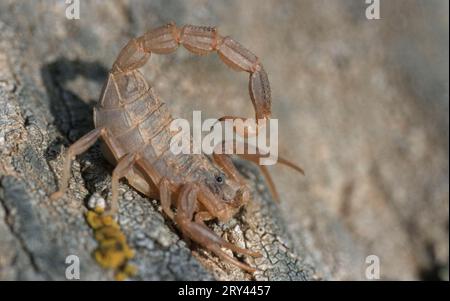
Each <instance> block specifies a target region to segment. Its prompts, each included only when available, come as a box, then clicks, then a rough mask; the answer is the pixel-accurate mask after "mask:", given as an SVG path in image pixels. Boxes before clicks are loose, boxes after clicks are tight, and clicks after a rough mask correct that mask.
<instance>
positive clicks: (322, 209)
mask: <svg viewBox="0 0 450 301" xmlns="http://www.w3.org/2000/svg"><path fill="white" fill-rule="evenodd" d="M81 2H82V3H81V4H82V5H81V19H80V20H67V19H66V18H65V15H64V10H65V4H64V1H12V0H4V1H1V2H0V156H1V157H0V181H1V182H0V201H1V206H0V279H64V269H65V264H64V259H65V257H66V256H67V255H69V254H76V255H78V256H79V257H80V260H81V263H82V264H81V269H82V271H81V273H82V278H83V279H111V277H112V275H111V274H108V273H105V272H104V271H103V270H101V269H100V268H99V267H98V266H97V265H96V264H95V263H94V261H93V260H92V258H91V253H90V252H91V251H92V250H93V249H94V248H95V241H94V239H93V237H92V231H91V230H90V229H89V228H88V226H87V224H86V222H85V221H84V218H83V212H84V211H85V210H86V205H87V203H88V201H89V199H90V198H91V197H93V196H97V194H98V195H99V196H102V197H106V196H107V194H108V193H109V187H110V186H109V185H110V176H109V175H110V172H111V167H109V166H108V165H107V164H106V162H105V161H104V159H102V156H101V154H100V152H99V149H98V147H97V146H95V147H93V148H92V149H91V150H90V151H89V152H87V153H86V154H84V155H81V156H79V158H78V159H77V161H76V162H75V163H74V164H73V172H72V175H73V176H72V179H71V184H70V189H69V192H68V194H67V196H66V197H65V198H63V199H62V200H60V201H58V202H56V203H51V202H50V201H49V199H48V195H49V194H50V193H51V192H52V191H54V190H55V189H56V185H55V184H56V179H57V175H60V174H61V164H62V156H61V152H62V150H63V148H62V147H61V145H64V146H67V145H69V144H71V143H72V142H73V141H75V140H76V139H77V138H79V137H81V135H83V134H84V133H86V132H88V131H89V130H90V129H92V127H93V125H92V114H91V108H92V106H93V104H94V103H95V101H96V99H97V98H98V96H99V93H100V89H101V85H102V82H103V81H104V79H105V74H106V72H107V69H108V68H109V66H111V64H112V62H113V61H114V58H115V57H116V55H117V54H118V51H119V50H120V48H121V47H122V46H123V45H124V44H125V43H126V41H127V40H128V39H129V38H130V37H133V36H136V35H139V34H142V33H143V32H145V30H147V29H150V28H153V27H155V26H158V25H161V24H162V23H165V22H167V21H171V20H173V21H175V22H177V24H184V23H192V24H208V25H218V26H219V30H220V31H221V32H223V33H225V34H230V35H232V36H233V37H234V38H236V39H237V40H238V41H240V42H241V43H242V44H244V45H246V46H248V47H249V48H250V49H251V50H252V51H254V52H255V53H256V54H257V55H258V56H259V57H260V58H261V60H262V62H263V63H264V66H265V69H266V71H267V72H268V74H269V79H270V82H271V84H272V90H273V111H274V117H277V118H279V120H280V121H279V122H280V152H281V154H283V155H284V156H286V157H289V158H290V159H293V160H294V161H296V162H298V163H300V164H301V165H302V166H303V167H304V168H305V170H306V172H307V177H306V178H301V177H297V176H295V177H293V174H292V173H291V171H290V170H286V169H284V168H279V167H274V168H272V170H273V173H274V175H275V177H274V178H275V181H276V183H277V186H278V189H279V191H280V192H281V198H282V204H281V206H280V208H279V207H278V206H275V205H274V204H273V203H272V202H271V200H270V197H269V196H268V194H267V191H266V189H265V186H264V185H263V182H262V181H261V177H260V175H259V173H258V172H257V171H256V170H255V168H254V167H252V166H249V165H247V164H242V163H241V164H240V165H241V169H242V170H243V171H244V172H245V174H246V175H247V176H248V177H249V179H250V181H251V183H253V185H254V192H255V193H254V198H255V200H254V202H253V203H252V205H250V206H249V207H248V208H246V210H245V211H243V212H242V213H241V214H240V215H238V216H237V217H236V218H235V219H234V220H232V221H231V222H230V223H228V224H226V225H218V224H216V223H211V224H210V226H211V227H212V228H214V229H215V231H216V232H218V233H220V234H222V235H224V236H225V237H227V238H228V239H229V240H231V241H235V242H237V243H239V244H242V245H246V246H248V247H252V248H255V249H259V250H263V254H264V256H265V257H264V259H262V260H259V261H258V260H257V261H256V262H253V261H251V262H250V263H251V264H256V265H258V266H259V267H260V269H261V270H262V272H261V273H257V274H256V275H255V278H256V279H273V280H275V279H298V280H300V279H317V278H325V279H358V280H359V279H365V278H364V275H365V273H364V271H365V268H366V264H365V262H364V261H365V258H366V256H367V255H370V254H374V255H377V256H379V258H380V263H381V278H382V279H448V257H449V254H448V245H449V240H448V239H449V233H448V224H449V221H448V218H449V214H448V210H449V207H448V204H449V184H448V181H449V176H448V156H449V152H448V150H449V143H448V141H449V140H448V137H449V131H448V128H449V123H448V113H449V107H448V97H449V94H448V55H449V53H448V2H447V1H439V0H435V1H406V0H403V1H399V0H395V1H394V0H393V1H381V16H382V19H381V20H375V21H368V20H366V18H365V17H364V9H365V4H364V1H347V0H339V1H325V0H305V1H263V2H262V1H254V0H253V1H237V0H236V1H226V2H225V1H223V2H218V1H217V2H216V1H215V2H211V1H202V0H195V1H167V0H164V1H163V0H161V1H144V0H142V1H140V0H128V1H102V2H100V1H81ZM143 71H144V72H145V74H146V76H147V78H148V79H149V81H150V83H151V84H152V85H154V86H155V89H156V91H157V92H158V93H159V94H160V95H161V96H162V98H163V99H164V100H165V101H166V102H167V103H168V104H169V105H170V107H171V109H172V110H173V112H174V115H176V116H181V117H186V118H191V112H192V110H194V109H201V110H202V114H203V118H209V117H219V116H222V115H226V114H236V113H239V115H249V116H251V114H252V109H251V105H250V102H249V100H248V94H247V91H248V89H247V82H246V81H247V78H246V76H244V74H236V73H234V72H233V71H231V70H229V69H228V68H227V67H224V66H223V64H222V63H221V62H220V60H219V59H217V57H216V56H207V57H195V56H193V55H191V54H189V53H188V52H187V51H185V50H179V51H177V53H176V54H173V55H169V56H157V55H153V56H152V58H151V60H150V64H148V65H147V66H146V67H145V68H143ZM121 190H122V191H121V207H120V220H119V222H120V224H121V225H122V226H123V229H124V232H125V233H126V235H127V237H128V239H129V241H130V245H131V246H132V247H134V248H135V249H136V251H137V255H136V258H135V259H134V263H135V264H136V265H137V266H138V268H139V274H138V276H137V277H136V279H248V275H246V274H243V273H242V272H241V271H240V270H238V269H235V268H233V267H231V266H229V265H227V264H223V263H222V262H220V261H219V260H217V258H215V257H214V256H211V255H210V254H209V253H208V252H204V251H203V250H201V249H198V248H196V247H195V246H190V245H189V246H188V245H187V244H186V243H185V242H183V241H182V240H180V238H179V233H178V232H177V231H176V230H175V229H174V227H173V225H172V224H171V223H169V222H167V221H166V220H165V219H164V218H163V217H162V215H161V214H160V208H159V205H158V203H157V202H154V201H149V200H145V199H144V198H142V196H140V195H139V194H137V193H136V192H134V191H133V190H132V189H130V188H129V187H128V186H127V185H126V184H125V183H124V184H123V185H122V186H121ZM287 233H289V235H288V234H287Z"/></svg>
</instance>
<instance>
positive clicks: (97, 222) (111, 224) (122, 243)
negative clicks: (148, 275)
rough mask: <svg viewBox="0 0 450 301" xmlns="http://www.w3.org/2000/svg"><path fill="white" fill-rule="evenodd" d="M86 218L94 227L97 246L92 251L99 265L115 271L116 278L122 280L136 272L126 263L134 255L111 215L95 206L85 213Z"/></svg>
mask: <svg viewBox="0 0 450 301" xmlns="http://www.w3.org/2000/svg"><path fill="white" fill-rule="evenodd" d="M86 220H87V222H88V224H89V226H91V228H92V229H94V237H95V239H96V240H97V242H98V243H99V246H98V247H97V249H96V250H95V251H94V258H95V260H96V261H97V262H98V264H99V265H100V266H102V267H103V268H106V269H113V270H114V271H115V274H114V278H115V279H116V280H124V279H126V278H128V277H130V276H133V275H135V274H136V268H135V267H134V266H133V265H130V264H128V260H130V259H131V258H133V257H134V252H133V250H132V249H131V248H130V247H129V246H128V244H127V241H126V237H125V234H123V232H122V231H121V230H120V226H119V224H117V222H116V221H115V220H114V218H113V217H112V216H111V215H107V214H104V210H103V209H102V208H95V209H94V210H93V211H91V210H90V211H88V212H87V213H86Z"/></svg>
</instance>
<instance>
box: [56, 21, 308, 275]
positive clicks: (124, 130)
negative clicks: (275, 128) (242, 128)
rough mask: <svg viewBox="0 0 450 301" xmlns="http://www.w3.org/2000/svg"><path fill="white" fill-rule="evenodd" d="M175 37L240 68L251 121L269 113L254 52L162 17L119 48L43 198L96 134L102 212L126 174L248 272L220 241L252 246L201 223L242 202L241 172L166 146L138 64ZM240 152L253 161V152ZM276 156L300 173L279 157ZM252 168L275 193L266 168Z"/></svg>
mask: <svg viewBox="0 0 450 301" xmlns="http://www.w3.org/2000/svg"><path fill="white" fill-rule="evenodd" d="M180 44H181V45H183V46H184V47H185V48H186V49H187V50H188V51H190V52H192V53H195V54H198V55H205V54H208V53H210V52H217V53H218V55H219V57H220V58H221V60H222V61H223V62H224V63H225V64H226V65H228V66H229V67H231V68H232V69H234V70H237V71H246V72H248V73H249V74H250V76H249V77H250V79H249V91H250V96H251V100H252V103H253V106H254V109H255V115H256V120H261V119H262V120H263V119H269V118H270V114H271V95H270V86H269V81H268V77H267V74H266V72H265V70H264V68H263V66H262V64H261V63H260V62H259V60H258V58H257V56H256V55H254V54H253V53H252V52H250V51H249V50H247V49H246V48H244V47H243V46H242V45H241V44H239V43H238V42H236V41H235V40H233V39H232V38H230V37H222V36H220V35H219V33H218V31H217V30H216V28H214V27H205V26H192V25H185V26H183V27H182V28H178V27H177V26H176V25H175V24H174V23H169V24H167V25H165V26H162V27H159V28H156V29H154V30H151V31H149V32H147V33H145V34H144V35H143V36H140V37H138V38H134V39H132V40H130V41H129V42H128V43H127V44H126V46H125V47H124V48H123V49H122V50H121V52H120V54H119V56H118V58H117V59H116V61H115V62H114V64H113V67H112V69H111V71H110V72H109V74H108V78H107V80H106V83H105V84H104V87H103V90H102V93H101V96H100V100H99V102H98V104H97V105H96V107H95V108H94V123H95V129H94V130H92V131H91V132H89V133H87V134H86V135H84V136H83V137H82V138H80V139H79V140H78V141H76V142H75V143H74V144H72V145H71V146H70V147H69V148H68V149H67V151H66V154H65V161H64V166H63V175H62V179H61V182H60V188H59V190H58V191H57V192H55V193H53V194H52V195H51V199H53V200H55V199H58V198H60V197H62V195H63V194H64V192H65V191H66V189H67V187H68V183H69V178H70V168H71V162H72V160H73V159H74V158H75V156H76V155H79V154H81V153H83V152H85V151H86V150H87V149H88V148H89V147H91V146H92V145H93V144H94V143H95V142H96V141H97V140H98V139H99V138H100V139H101V141H102V151H103V153H104V154H105V157H106V158H107V160H108V161H109V162H110V163H112V164H113V165H115V168H114V171H113V173H112V181H111V186H112V188H111V193H112V197H111V205H110V209H109V210H108V213H109V214H116V213H117V210H118V204H117V200H118V183H119V180H120V179H121V178H126V179H127V181H128V183H129V184H130V185H131V186H132V187H133V188H135V189H136V190H138V191H139V192H141V193H142V194H144V195H146V196H148V197H151V198H156V199H159V200H160V202H161V206H162V209H163V212H164V213H165V214H166V215H167V216H168V217H169V218H170V219H171V220H173V221H174V222H175V224H176V225H177V227H178V228H179V229H180V231H181V232H182V234H183V236H185V237H186V238H188V239H191V240H193V241H195V242H196V243H198V244H199V245H201V246H202V247H204V248H206V249H208V250H210V251H211V252H213V253H214V254H216V255H217V256H219V257H220V258H222V259H223V260H225V261H228V262H230V263H232V264H234V265H236V266H238V267H240V268H242V269H243V270H245V271H248V272H254V271H255V269H254V268H252V267H250V266H248V265H247V264H245V263H243V262H240V261H238V260H237V259H235V258H234V257H233V256H230V255H228V254H227V253H226V252H224V251H223V250H222V248H228V249H230V250H232V251H234V252H236V253H240V254H245V255H249V256H252V257H258V256H261V255H260V254H259V253H257V252H252V251H250V250H247V249H243V248H240V247H238V246H236V245H234V244H232V243H230V242H227V241H226V240H224V239H223V238H221V237H219V236H218V235H217V234H215V233H214V232H213V231H212V230H211V229H209V228H208V227H207V226H206V224H205V223H204V222H205V221H207V220H212V219H216V218H217V219H218V220H219V221H222V222H226V221H228V220H229V219H230V218H231V217H233V215H235V214H236V213H237V211H238V210H239V209H240V208H241V207H242V206H244V205H245V204H246V203H247V202H248V201H249V199H250V190H249V188H248V186H247V185H246V183H245V180H244V178H243V177H242V176H241V175H240V174H239V172H238V171H237V169H236V168H235V166H234V165H233V163H232V161H231V159H230V157H229V155H226V154H223V153H222V154H221V153H218V152H216V153H214V155H213V156H212V158H211V157H208V156H206V155H205V154H182V153H181V154H177V155H175V154H173V153H172V152H171V151H170V141H171V138H172V137H173V136H174V135H175V133H174V132H171V131H170V129H169V125H170V123H171V121H172V120H173V118H172V116H171V115H170V113H169V111H168V109H167V106H166V105H165V104H164V103H163V102H161V100H160V99H159V98H158V97H157V96H156V94H155V93H154V91H153V89H152V88H151V87H150V86H149V84H148V83H147V82H146V80H145V79H144V77H143V75H142V73H141V72H139V70H138V69H139V68H140V67H141V66H143V65H144V64H145V63H146V62H147V61H148V59H149V58H150V55H151V53H156V54H168V53H171V52H173V51H175V50H176V49H177V48H178V46H179V45H180ZM225 118H233V119H243V120H244V119H245V118H241V117H235V116H224V117H222V118H221V119H220V120H223V119H225ZM243 157H244V158H245V159H247V160H252V161H257V160H258V158H259V157H261V155H260V154H259V153H257V154H246V155H243ZM280 159H281V158H280ZM279 162H281V163H284V164H286V165H289V166H290V167H292V168H295V169H297V170H298V171H300V172H302V170H301V169H300V168H299V167H297V166H295V165H293V164H292V163H290V162H288V161H286V160H284V159H281V160H279ZM260 167H261V168H262V170H263V172H264V174H265V176H267V179H268V182H269V185H270V188H271V190H272V191H273V192H274V193H275V194H276V191H275V187H274V185H273V182H272V179H271V178H270V176H269V175H268V173H267V170H266V169H265V167H264V166H260Z"/></svg>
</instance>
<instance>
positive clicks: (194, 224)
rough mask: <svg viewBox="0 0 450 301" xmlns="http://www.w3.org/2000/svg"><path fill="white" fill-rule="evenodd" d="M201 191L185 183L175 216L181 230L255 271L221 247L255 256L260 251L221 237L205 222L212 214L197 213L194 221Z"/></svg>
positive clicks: (248, 269)
mask: <svg viewBox="0 0 450 301" xmlns="http://www.w3.org/2000/svg"><path fill="white" fill-rule="evenodd" d="M199 191H200V189H199V188H198V186H197V185H195V184H192V183H188V184H185V185H184V186H183V187H182V188H181V191H180V194H179V197H178V204H177V214H176V216H175V222H176V223H177V225H178V226H179V227H180V230H181V231H182V232H183V234H184V235H185V236H187V237H188V238H190V239H192V240H193V241H195V242H197V243H198V244H200V245H201V246H203V247H205V248H206V249H208V250H210V251H211V252H213V253H214V254H216V255H217V256H219V257H220V258H222V259H223V260H226V261H228V262H230V263H232V264H234V265H236V266H238V267H240V268H241V269H243V270H246V271H248V272H254V271H255V269H254V268H251V267H250V266H248V265H246V264H244V263H242V262H240V261H238V260H236V259H235V258H233V257H231V256H230V255H228V254H227V253H225V252H224V251H223V250H222V249H221V247H225V248H228V249H230V250H232V251H235V252H237V253H241V254H247V255H250V256H253V257H259V256H261V255H260V254H259V253H257V252H252V251H249V250H246V249H242V248H239V247H238V246H236V245H233V244H231V243H229V242H227V241H226V240H224V239H222V238H221V237H219V236H218V235H217V234H216V233H214V232H213V231H212V230H211V229H209V228H208V227H207V226H206V225H205V224H204V223H203V221H204V220H205V219H210V218H211V215H210V214H205V213H204V212H200V213H199V214H197V216H196V218H195V221H193V218H194V213H195V210H196V209H197V196H198V193H199Z"/></svg>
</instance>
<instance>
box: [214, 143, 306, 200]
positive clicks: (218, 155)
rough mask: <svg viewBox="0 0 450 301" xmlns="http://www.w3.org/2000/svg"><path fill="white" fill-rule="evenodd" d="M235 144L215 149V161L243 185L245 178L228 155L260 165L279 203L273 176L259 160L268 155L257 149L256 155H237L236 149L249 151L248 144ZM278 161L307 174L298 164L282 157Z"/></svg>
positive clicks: (221, 145) (224, 144)
mask: <svg viewBox="0 0 450 301" xmlns="http://www.w3.org/2000/svg"><path fill="white" fill-rule="evenodd" d="M233 142H234V143H233V144H231V143H230V144H226V143H225V141H223V142H222V143H220V144H218V145H217V146H216V147H215V149H214V153H213V159H214V161H215V162H216V163H217V164H218V165H219V166H220V167H222V169H223V170H224V171H225V172H226V173H227V174H228V175H229V176H230V177H232V178H233V179H235V180H236V181H240V183H243V177H242V175H241V174H240V173H239V171H238V170H237V169H236V167H235V166H234V163H233V162H232V161H231V158H230V156H229V155H227V154H226V153H233V154H236V155H238V156H239V157H241V158H242V159H245V160H249V161H252V162H254V163H256V164H257V165H258V167H259V168H260V170H261V172H262V173H263V175H264V177H265V179H266V181H267V184H268V185H269V190H270V192H271V193H272V196H273V198H274V200H275V201H277V202H279V194H278V191H277V189H276V186H275V183H274V181H273V179H272V176H271V175H270V172H269V169H268V168H267V166H266V165H261V164H259V159H260V158H262V157H267V155H263V154H261V153H260V152H259V150H258V149H257V148H256V154H247V153H244V154H240V153H237V152H236V148H238V147H240V148H241V149H243V150H246V149H248V144H247V143H239V142H238V141H233ZM227 145H232V147H234V149H233V151H232V152H229V151H228V152H227V149H226V148H225V147H226V146H227ZM219 150H220V151H219ZM277 161H278V162H279V163H281V164H284V165H287V166H289V167H291V168H293V169H294V170H296V171H298V172H300V173H301V174H302V175H304V174H305V172H304V171H303V169H302V168H301V167H299V166H297V165H296V164H294V163H292V162H290V161H288V160H286V159H284V158H282V157H278V159H277Z"/></svg>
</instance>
